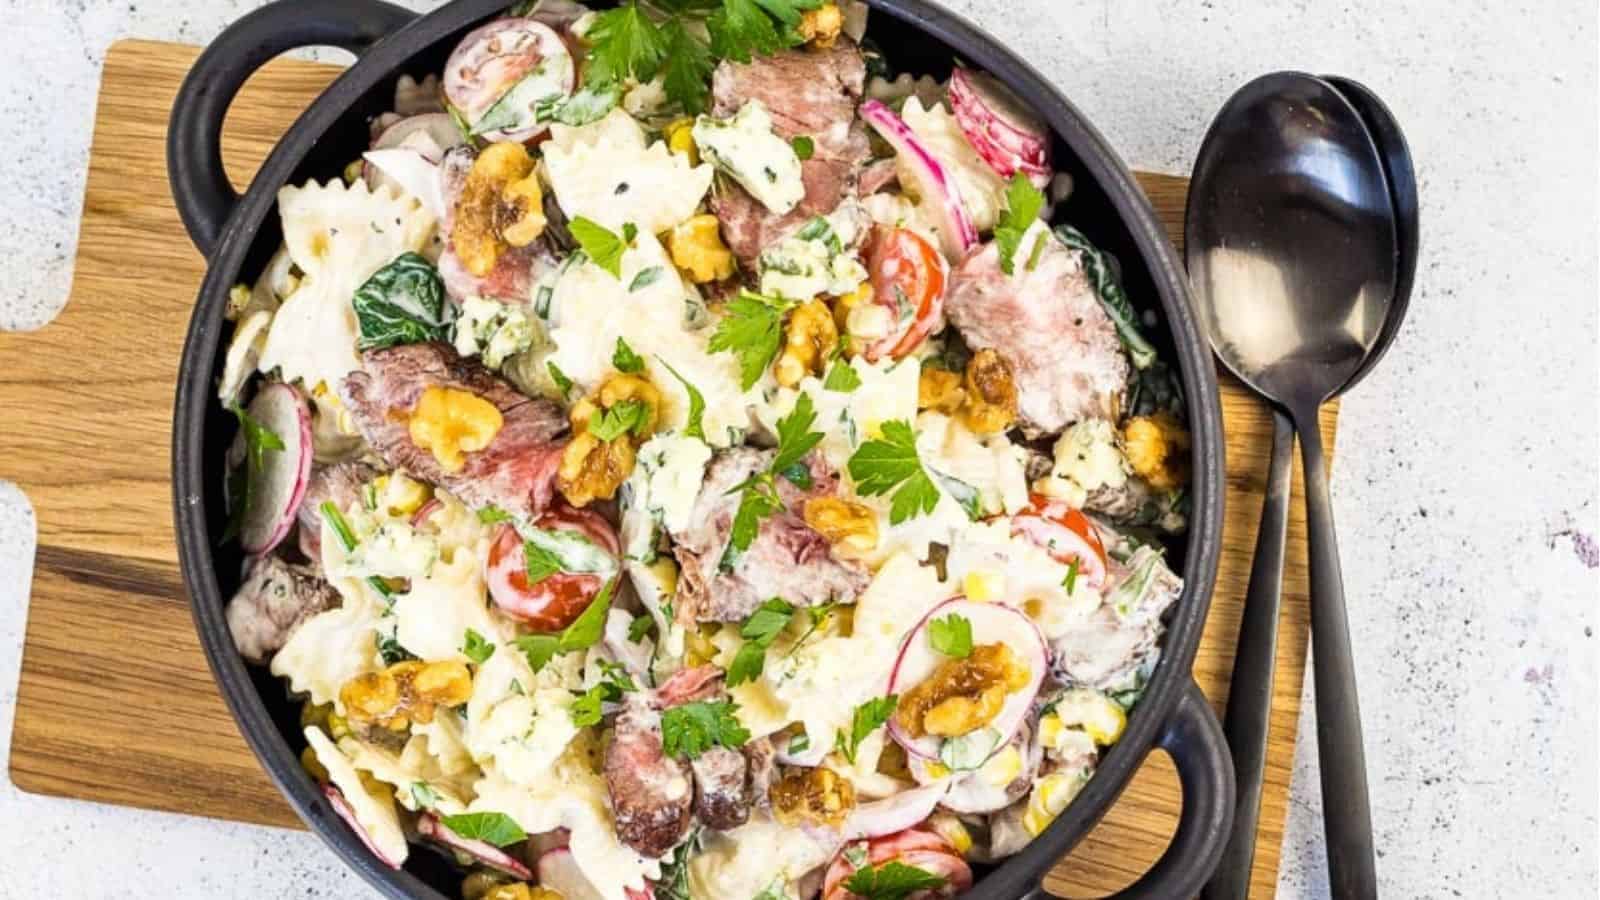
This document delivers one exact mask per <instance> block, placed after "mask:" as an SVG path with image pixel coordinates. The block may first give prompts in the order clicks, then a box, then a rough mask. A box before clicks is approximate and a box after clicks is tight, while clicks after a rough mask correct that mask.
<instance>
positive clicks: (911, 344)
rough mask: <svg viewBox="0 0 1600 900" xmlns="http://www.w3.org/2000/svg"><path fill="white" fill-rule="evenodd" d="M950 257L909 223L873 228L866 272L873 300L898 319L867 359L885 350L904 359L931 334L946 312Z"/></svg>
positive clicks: (868, 351)
mask: <svg viewBox="0 0 1600 900" xmlns="http://www.w3.org/2000/svg"><path fill="white" fill-rule="evenodd" d="M946 265H947V264H946V263H945V261H944V255H943V254H941V253H940V252H939V250H938V248H936V247H935V246H934V245H933V244H931V243H929V242H928V241H927V240H925V239H924V238H923V237H922V236H921V235H919V234H917V233H916V232H914V231H910V230H908V229H905V228H889V227H886V226H883V225H879V226H875V227H874V228H873V229H872V239H871V243H870V246H869V247H868V251H867V274H868V277H869V278H870V279H871V281H872V290H873V300H872V302H873V303H876V304H877V305H879V306H882V307H884V308H885V309H887V310H888V311H889V313H890V315H891V317H892V318H891V320H890V321H892V322H893V323H894V324H893V326H891V328H890V330H889V334H888V335H887V336H885V337H883V338H880V339H879V340H876V341H874V342H873V343H872V344H870V345H868V346H867V348H866V350H865V351H864V353H863V354H862V355H864V356H865V357H866V358H867V361H868V362H877V361H878V360H880V359H882V358H883V357H885V356H889V357H892V358H894V359H900V358H901V357H904V356H906V355H908V354H910V353H911V351H913V350H915V349H917V346H918V345H919V344H921V343H922V342H923V341H924V340H926V339H927V337H928V335H929V334H930V333H932V331H933V329H934V327H935V326H936V325H938V323H939V317H940V316H941V315H943V313H944V287H945V272H946Z"/></svg>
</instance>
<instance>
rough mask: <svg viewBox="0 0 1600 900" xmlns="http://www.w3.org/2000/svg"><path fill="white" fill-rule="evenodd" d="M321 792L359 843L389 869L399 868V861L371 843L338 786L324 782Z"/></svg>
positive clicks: (369, 836) (370, 837) (369, 837)
mask: <svg viewBox="0 0 1600 900" xmlns="http://www.w3.org/2000/svg"><path fill="white" fill-rule="evenodd" d="M322 793H323V796H325V797H327V798H328V803H329V805H331V806H332V807H333V811H334V812H335V813H338V815H339V818H341V819H343V820H344V823H345V824H346V825H349V826H350V830H351V831H354V832H355V833H356V837H358V838H360V839H361V843H363V844H365V845H366V848H367V849H368V850H371V851H372V855H373V856H376V857H377V858H378V861H379V862H381V863H383V864H384V865H386V866H388V867H389V868H391V869H395V870H398V869H399V868H400V863H399V862H397V861H395V860H392V859H390V858H389V857H387V856H384V855H383V851H382V850H379V849H378V845H377V844H375V843H373V841H372V836H371V835H369V834H367V830H366V829H365V828H363V827H361V822H360V821H359V820H358V819H356V811H355V810H354V809H352V808H351V807H350V801H348V800H346V799H345V798H344V794H343V793H342V792H341V791H340V790H339V789H338V788H336V787H334V786H333V785H331V784H325V785H323V786H322Z"/></svg>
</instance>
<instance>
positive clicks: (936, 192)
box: [861, 100, 978, 262]
mask: <svg viewBox="0 0 1600 900" xmlns="http://www.w3.org/2000/svg"><path fill="white" fill-rule="evenodd" d="M861 118H862V119H864V120H866V122H867V124H868V125H871V126H872V127H873V128H875V129H877V132H878V134H880V135H882V136H883V139H884V140H885V141H887V142H888V143H889V146H891V147H893V148H894V151H895V153H897V154H899V156H900V159H901V160H902V161H904V162H905V164H906V166H905V169H904V170H903V171H902V172H901V179H902V180H903V181H911V182H912V183H911V184H908V185H906V187H909V188H911V189H912V191H913V192H915V193H916V194H918V195H919V196H920V197H921V198H922V201H923V203H924V205H925V206H926V208H927V209H929V211H931V212H932V213H933V214H934V218H935V221H934V225H935V227H936V228H938V230H939V244H940V248H941V249H942V250H944V255H945V256H946V257H947V258H948V259H950V260H951V261H952V262H955V261H958V260H961V259H965V258H966V255H967V251H968V250H969V249H971V248H972V247H973V246H974V245H976V244H977V243H978V229H977V228H975V227H973V224H972V219H971V218H970V217H969V216H968V215H967V208H966V206H965V205H963V203H962V201H961V191H960V189H959V188H957V187H956V183H955V180H954V179H952V178H951V177H950V175H949V173H948V172H946V171H945V169H944V166H943V165H942V164H941V163H940V162H939V160H938V159H936V158H935V157H934V155H933V154H932V153H931V152H929V150H928V148H927V147H925V146H923V144H922V141H921V140H919V139H918V138H917V136H916V134H915V133H914V132H912V130H911V127H910V126H909V125H907V124H906V123H905V120H903V119H901V118H900V117H899V116H898V115H896V114H895V112H894V110H892V109H890V108H889V107H887V106H885V105H883V104H882V103H879V102H878V101H877V100H868V101H866V102H865V103H863V104H861Z"/></svg>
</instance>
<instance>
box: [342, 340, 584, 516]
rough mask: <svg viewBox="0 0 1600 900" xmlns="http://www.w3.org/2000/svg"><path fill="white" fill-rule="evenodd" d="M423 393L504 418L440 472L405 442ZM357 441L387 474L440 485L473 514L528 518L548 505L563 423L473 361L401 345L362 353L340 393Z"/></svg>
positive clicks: (442, 348)
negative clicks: (456, 467)
mask: <svg viewBox="0 0 1600 900" xmlns="http://www.w3.org/2000/svg"><path fill="white" fill-rule="evenodd" d="M430 387H442V388H454V389H456V390H462V391H468V392H470V393H472V394H476V395H477V396H479V397H482V398H483V399H485V400H487V401H489V402H490V403H493V404H494V405H495V407H496V408H497V409H499V410H500V415H501V416H502V417H503V419H504V424H503V425H502V426H501V428H500V431H499V433H497V434H496V435H495V436H494V440H492V441H490V442H489V446H487V447H485V448H483V449H482V450H479V451H477V452H475V453H469V454H467V458H466V464H465V465H464V466H463V467H462V469H461V471H459V472H447V471H445V469H444V467H443V466H441V465H439V462H438V461H437V460H436V459H434V457H433V454H432V453H431V452H429V451H427V450H424V449H422V448H419V447H418V446H417V445H416V444H414V443H412V441H411V434H410V431H409V429H408V426H407V422H408V420H409V418H410V414H411V411H412V410H413V409H414V408H415V407H416V404H417V399H418V398H419V397H421V396H422V392H423V391H424V390H426V389H427V388H430ZM340 394H341V396H342V397H343V398H344V402H345V405H346V406H347V407H348V408H349V409H350V414H351V416H352V417H353V418H354V419H355V422H356V427H357V428H358V429H360V431H361V435H362V437H364V438H366V441H367V443H368V444H370V445H371V446H372V448H373V449H374V450H376V451H377V452H378V454H379V455H380V456H382V457H383V459H384V461H385V462H387V463H388V464H389V465H390V466H391V467H393V468H396V469H404V470H405V471H407V472H409V473H411V474H412V475H413V476H415V477H417V478H420V479H422V480H424V481H428V482H431V483H433V484H437V485H441V486H443V487H444V488H445V489H446V490H448V491H450V493H452V494H454V495H455V496H456V497H459V498H460V499H461V501H462V502H463V503H465V504H467V505H468V506H470V507H472V508H474V509H481V508H483V507H485V506H489V505H494V506H498V507H500V508H501V509H503V510H505V511H506V512H509V513H512V514H513V515H518V516H526V517H529V518H531V517H533V516H536V515H538V514H539V513H541V512H543V511H544V510H545V508H546V507H547V506H549V505H550V501H551V498H552V496H553V495H554V493H555V474H556V468H557V467H558V466H559V465H560V463H561V451H562V448H563V447H564V446H565V444H566V435H567V419H566V416H565V415H564V414H563V413H562V411H561V408H560V407H559V406H557V405H556V404H555V403H553V402H551V401H550V400H547V399H544V398H533V397H528V396H526V395H524V394H521V393H519V392H518V391H517V390H516V388H513V387H512V386H511V385H510V384H508V383H506V382H505V381H504V380H502V379H500V378H499V377H497V376H496V375H494V373H492V372H490V371H489V370H488V369H487V368H484V366H483V365H482V364H481V363H479V362H478V361H477V360H475V359H462V358H461V357H460V356H458V355H457V354H456V352H455V350H454V349H452V348H451V347H450V346H449V345H447V344H440V343H430V344H406V345H402V346H399V347H390V348H388V349H384V350H368V351H367V352H365V353H363V354H362V370H361V371H359V372H352V373H350V375H349V376H347V377H346V378H345V380H344V383H343V384H342V385H341V386H340Z"/></svg>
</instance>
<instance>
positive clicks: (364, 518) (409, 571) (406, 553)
mask: <svg viewBox="0 0 1600 900" xmlns="http://www.w3.org/2000/svg"><path fill="white" fill-rule="evenodd" d="M347 519H348V521H349V523H350V527H351V529H352V530H353V531H354V532H355V534H356V546H355V549H354V550H351V551H350V553H349V554H348V555H347V556H346V557H345V558H344V560H343V561H342V562H341V563H340V564H339V565H338V566H336V567H335V569H334V571H333V573H332V574H334V575H338V576H342V577H348V578H365V577H367V576H369V575H377V576H379V577H382V578H417V577H421V576H425V575H427V574H428V573H429V572H431V571H433V566H434V564H435V563H437V562H438V561H439V542H438V540H437V539H435V538H433V537H430V536H428V535H425V534H418V533H417V530H416V529H414V528H412V527H411V525H410V524H409V523H408V522H405V521H404V520H401V519H392V518H389V517H387V516H382V515H375V514H372V513H369V512H366V511H364V510H354V511H352V512H351V513H350V514H349V515H348V516H347Z"/></svg>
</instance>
